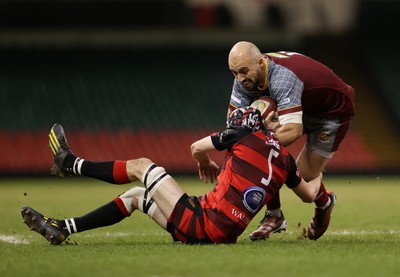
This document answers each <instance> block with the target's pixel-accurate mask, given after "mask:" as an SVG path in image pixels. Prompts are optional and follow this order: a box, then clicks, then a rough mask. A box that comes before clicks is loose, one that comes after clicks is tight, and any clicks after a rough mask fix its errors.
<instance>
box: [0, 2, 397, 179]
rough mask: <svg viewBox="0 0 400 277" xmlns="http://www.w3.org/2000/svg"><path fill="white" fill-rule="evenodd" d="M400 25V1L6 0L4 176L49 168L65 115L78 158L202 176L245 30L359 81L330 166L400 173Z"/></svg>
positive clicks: (0, 149) (265, 45)
mask: <svg viewBox="0 0 400 277" xmlns="http://www.w3.org/2000/svg"><path fill="white" fill-rule="evenodd" d="M399 26H400V2H399V1H397V0H335V1H332V0H294V1H293V0H247V1H243V0H180V1H178V0H125V1H124V0H76V1H72V0H70V1H66V0H48V1H39V0H25V1H22V0H9V1H6V0H0V65H1V66H0V176H32V175H38V176H42V175H48V172H49V168H50V166H51V155H50V151H49V149H48V146H47V133H48V131H49V129H50V128H51V126H52V125H53V124H54V123H56V122H58V123H61V124H62V125H63V126H64V128H65V129H66V132H67V136H68V140H69V143H70V145H71V147H72V148H73V150H74V151H75V153H76V154H77V155H79V156H82V157H85V158H88V159H91V160H110V159H128V158H134V157H139V156H148V157H150V158H152V159H153V160H154V161H156V162H157V163H159V164H161V165H163V166H164V167H165V168H166V169H167V170H168V171H170V172H171V173H172V172H173V173H175V174H192V173H195V172H196V165H195V163H194V161H193V160H192V158H191V156H190V152H189V146H190V144H191V143H192V142H193V141H195V140H196V139H198V138H200V137H202V136H205V135H207V134H209V133H210V132H212V131H216V130H219V129H222V128H224V126H225V116H226V110H227V105H228V101H229V96H230V90H231V86H232V82H233V76H232V74H231V73H230V71H229V70H228V67H227V55H228V52H229V50H230V48H231V47H232V45H233V44H234V43H235V42H237V41H240V40H249V41H252V42H254V43H255V44H256V45H258V46H259V48H260V49H261V51H263V52H272V51H279V50H291V51H299V52H302V53H304V54H307V55H309V56H311V57H314V58H316V59H318V60H319V61H321V62H323V63H325V64H327V65H328V66H329V67H331V68H332V69H333V70H334V71H335V72H336V73H337V74H338V75H339V76H341V77H342V78H343V79H344V80H345V81H347V82H348V83H349V84H351V85H352V86H353V87H354V88H355V89H356V118H355V120H354V123H353V125H352V127H351V130H350V133H349V135H348V136H347V138H346V139H345V142H344V143H343V146H342V147H341V149H340V150H339V152H337V153H336V155H335V156H334V158H333V160H332V161H331V163H330V165H329V167H328V169H327V170H328V172H331V173H346V174H347V173H352V174H370V173H390V174H392V173H394V174H398V173H399V172H400V146H399V142H400V131H399V130H400V109H399V108H398V106H399V103H400V93H399V92H398V87H399V86H398V81H399V80H400V71H399V70H398V64H399V62H400V52H399V46H400V45H399V44H400V43H399V41H398V38H397V37H398V30H397V29H398V27H399ZM300 148H301V142H298V143H296V144H295V145H293V146H291V147H290V149H291V151H292V152H293V153H294V154H297V153H298V151H299V150H300ZM214 158H215V159H217V161H220V159H221V156H218V155H216V156H214Z"/></svg>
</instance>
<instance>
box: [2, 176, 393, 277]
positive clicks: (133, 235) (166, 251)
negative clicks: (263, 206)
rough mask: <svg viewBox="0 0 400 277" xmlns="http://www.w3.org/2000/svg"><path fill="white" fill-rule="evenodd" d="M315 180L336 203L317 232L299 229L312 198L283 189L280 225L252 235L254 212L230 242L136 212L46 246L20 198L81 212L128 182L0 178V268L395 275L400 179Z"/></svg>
mask: <svg viewBox="0 0 400 277" xmlns="http://www.w3.org/2000/svg"><path fill="white" fill-rule="evenodd" d="M324 178H325V184H326V187H327V189H329V190H333V191H334V192H335V193H336V195H337V197H338V202H337V206H336V207H335V209H334V211H333V215H332V221H331V225H330V228H329V229H328V231H327V232H326V233H325V235H324V236H323V237H321V238H320V240H318V241H310V240H308V239H304V238H303V237H302V236H301V234H302V232H303V228H307V225H308V223H309V221H310V218H311V215H312V213H313V207H314V206H313V204H305V203H302V202H301V200H300V199H298V198H297V197H296V196H295V195H294V193H292V192H291V191H290V190H289V189H288V188H286V187H284V188H283V189H282V190H281V201H282V208H283V211H284V213H285V217H286V219H287V221H288V230H287V232H284V233H281V234H274V235H272V236H271V238H270V239H269V240H266V241H259V242H251V241H250V240H249V239H248V235H249V233H250V232H251V231H252V230H253V229H254V228H256V227H257V226H258V222H259V220H260V219H261V218H262V214H261V213H260V214H259V215H258V216H257V217H256V218H255V219H254V220H253V221H252V222H251V223H250V225H249V227H248V229H247V230H246V231H245V232H244V233H243V235H242V236H241V237H240V238H239V241H238V243H237V244H235V245H192V246H190V245H182V244H180V243H176V242H173V241H172V239H171V237H170V235H169V234H168V233H167V232H166V231H164V230H162V229H161V228H160V227H159V226H158V225H157V224H156V223H154V222H153V221H151V220H150V219H149V218H148V217H147V216H145V215H142V214H140V213H139V212H135V213H134V214H133V215H132V216H131V217H130V218H127V219H125V220H123V221H122V222H120V223H119V224H116V225H113V226H110V227H104V228H100V229H96V230H91V231H87V232H83V233H79V234H74V235H73V236H71V237H70V238H69V240H68V244H63V245H60V246H52V245H48V244H47V241H46V240H45V239H44V238H42V237H41V236H40V235H39V234H37V233H35V232H31V231H29V229H28V228H27V226H26V225H25V224H23V223H22V218H21V215H20V208H21V207H22V206H24V205H29V206H31V207H33V208H35V209H37V210H38V211H40V212H42V213H44V214H46V215H48V216H51V217H57V218H61V219H62V218H66V217H73V216H80V215H83V214H86V213H87V212H89V211H91V210H93V209H95V208H97V207H98V206H100V205H103V204H105V203H107V202H109V201H111V200H112V199H113V198H114V197H115V196H117V195H118V194H120V193H122V192H123V191H125V190H126V189H128V188H129V186H114V185H110V184H106V183H102V182H100V181H96V180H91V179H84V178H78V177H73V178H68V179H63V180H60V179H57V178H45V179H0V192H1V193H0V276H4V277H7V276H57V277H58V276H112V275H114V276H202V277H203V276H207V277H209V276H218V277H224V276H273V277H278V276H341V277H343V276H379V277H380V276H400V263H399V262H400V200H399V195H400V177H395V176H382V177H380V178H377V177H376V176H374V177H373V176H358V177H354V176H349V177H334V176H325V177H324ZM177 180H178V182H180V183H181V185H182V186H183V187H184V188H185V189H186V191H187V192H188V194H189V195H200V194H203V193H205V192H207V191H208V190H210V189H211V188H212V185H210V184H203V183H201V182H200V181H198V180H197V179H196V178H186V177H178V178H177ZM138 185H140V184H139V183H138Z"/></svg>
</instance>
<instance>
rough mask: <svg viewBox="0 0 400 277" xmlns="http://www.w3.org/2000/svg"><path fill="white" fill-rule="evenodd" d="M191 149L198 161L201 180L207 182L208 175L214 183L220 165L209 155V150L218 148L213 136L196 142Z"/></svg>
mask: <svg viewBox="0 0 400 277" xmlns="http://www.w3.org/2000/svg"><path fill="white" fill-rule="evenodd" d="M190 149H191V152H192V157H193V158H194V159H195V160H196V161H197V166H198V169H199V177H200V180H202V181H203V182H205V183H207V182H208V177H210V181H211V183H213V182H214V179H216V178H217V175H218V172H219V167H218V165H217V164H216V163H215V162H214V161H213V160H211V158H210V156H209V155H208V152H210V151H213V150H216V149H215V146H214V144H213V142H212V140H211V136H208V137H205V138H202V139H200V140H198V141H196V142H194V143H193V144H192V145H191V147H190Z"/></svg>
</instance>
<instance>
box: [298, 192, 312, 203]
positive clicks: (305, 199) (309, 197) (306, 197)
mask: <svg viewBox="0 0 400 277" xmlns="http://www.w3.org/2000/svg"><path fill="white" fill-rule="evenodd" d="M314 199H315V195H311V194H309V195H304V196H303V197H301V200H302V201H303V202H304V203H312V202H314Z"/></svg>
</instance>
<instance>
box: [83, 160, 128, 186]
mask: <svg viewBox="0 0 400 277" xmlns="http://www.w3.org/2000/svg"><path fill="white" fill-rule="evenodd" d="M81 175H83V176H87V177H92V178H96V179H99V180H103V181H105V182H108V183H111V184H127V183H130V181H129V178H128V173H127V172H126V161H108V162H91V161H86V160H84V161H83V163H82V167H81Z"/></svg>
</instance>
